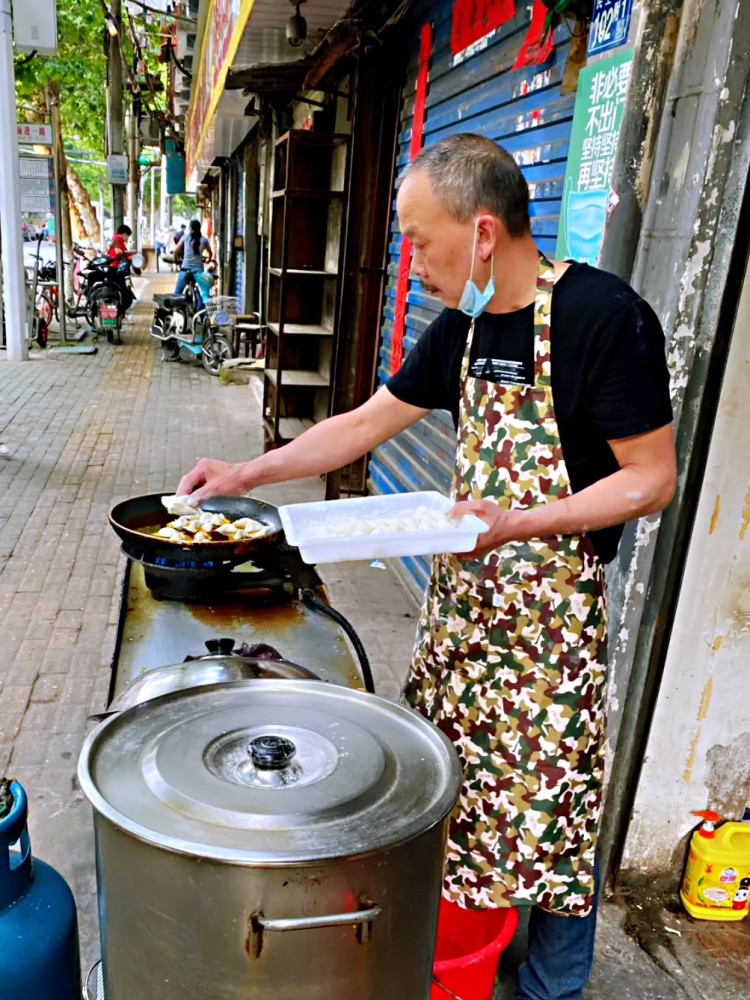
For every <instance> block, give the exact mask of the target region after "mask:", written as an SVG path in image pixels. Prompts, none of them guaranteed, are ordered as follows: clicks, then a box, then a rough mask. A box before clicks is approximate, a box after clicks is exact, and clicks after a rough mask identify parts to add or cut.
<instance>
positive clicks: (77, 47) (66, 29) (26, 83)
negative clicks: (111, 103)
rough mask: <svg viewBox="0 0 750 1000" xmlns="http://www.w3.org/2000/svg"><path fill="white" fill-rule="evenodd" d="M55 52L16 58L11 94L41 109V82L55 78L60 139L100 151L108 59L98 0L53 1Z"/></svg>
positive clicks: (42, 97) (104, 116)
mask: <svg viewBox="0 0 750 1000" xmlns="http://www.w3.org/2000/svg"><path fill="white" fill-rule="evenodd" d="M57 33H58V55H57V58H56V59H49V58H46V57H41V56H35V57H34V58H33V59H32V60H31V61H29V62H24V61H22V60H18V61H17V62H16V98H17V100H18V103H19V117H23V116H24V115H23V109H22V108H21V107H20V105H27V106H31V107H34V108H38V109H39V110H44V107H45V99H44V88H45V86H46V85H47V83H48V82H49V81H51V80H58V81H59V83H60V117H61V120H62V131H63V138H64V141H65V145H66V146H68V147H71V146H72V147H75V148H78V149H90V150H93V151H95V152H96V153H97V154H98V155H99V157H101V156H103V155H104V129H105V122H106V116H107V100H106V81H107V61H106V57H105V55H104V20H103V15H102V8H101V4H100V3H99V0H63V2H62V3H59V2H58V4H57Z"/></svg>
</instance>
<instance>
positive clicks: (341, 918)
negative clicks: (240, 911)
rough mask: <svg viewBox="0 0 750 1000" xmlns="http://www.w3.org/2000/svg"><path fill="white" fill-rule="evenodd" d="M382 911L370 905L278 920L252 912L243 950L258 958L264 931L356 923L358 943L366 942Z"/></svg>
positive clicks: (309, 928)
mask: <svg viewBox="0 0 750 1000" xmlns="http://www.w3.org/2000/svg"><path fill="white" fill-rule="evenodd" d="M382 912H383V911H382V909H381V907H379V906H370V907H368V909H366V910H357V911H356V912H354V913H329V914H325V915H323V916H320V917H289V918H285V919H280V920H269V919H268V918H267V917H264V916H263V914H262V913H253V914H251V916H250V917H248V921H247V941H246V942H245V950H246V951H247V953H248V955H249V956H250V958H260V953H261V951H262V950H263V935H264V933H265V932H266V931H306V930H314V929H315V928H317V927H345V926H346V925H347V924H355V925H356V928H357V940H358V941H359V943H360V944H366V943H367V941H369V940H370V937H371V936H372V923H373V921H374V920H375V918H376V917H379V916H380V914H381V913H382Z"/></svg>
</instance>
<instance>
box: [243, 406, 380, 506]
mask: <svg viewBox="0 0 750 1000" xmlns="http://www.w3.org/2000/svg"><path fill="white" fill-rule="evenodd" d="M369 438H370V435H368V433H367V430H366V428H365V427H364V426H363V425H362V423H361V422H360V421H359V420H356V419H355V418H354V415H353V414H352V413H342V414H340V415H339V416H335V417H329V418H328V419H327V420H323V421H321V422H320V423H319V424H315V426H313V427H311V428H310V429H309V430H307V431H305V433H304V434H301V435H300V436H299V437H298V438H295V439H294V441H290V442H289V444H285V445H284V446H283V447H282V448H276V449H275V450H274V451H269V452H267V453H266V454H265V455H260V456H259V457H258V458H254V459H251V461H249V462H247V463H245V469H246V473H247V480H248V487H249V488H253V487H255V486H266V485H268V484H270V483H281V482H285V481H286V480H287V479H304V478H306V477H307V476H318V475H321V474H322V473H324V472H332V471H333V470H334V469H340V468H342V466H345V465H348V464H349V463H350V462H353V461H355V460H356V459H358V458H361V457H362V455H364V454H366V452H368V451H369V450H370V448H371V447H372V444H371V442H370V439H369Z"/></svg>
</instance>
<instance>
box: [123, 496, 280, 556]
mask: <svg viewBox="0 0 750 1000" xmlns="http://www.w3.org/2000/svg"><path fill="white" fill-rule="evenodd" d="M109 523H110V524H111V525H112V527H113V528H114V530H115V532H116V533H117V535H118V536H119V538H120V539H121V541H122V543H123V548H124V550H125V552H126V554H127V555H129V556H130V557H131V558H132V559H137V560H139V561H141V562H147V563H157V562H159V561H161V560H167V561H169V562H174V561H177V560H179V561H184V562H190V563H206V562H228V561H231V562H234V563H237V562H241V561H243V560H244V559H248V558H250V556H252V555H253V553H255V552H258V550H259V549H265V548H267V547H269V546H272V545H275V544H278V543H279V542H280V541H281V540H282V537H283V532H282V528H281V520H280V518H279V512H278V508H277V507H274V506H273V504H269V503H265V501H263V500H256V499H254V498H252V497H212V498H211V499H210V500H206V501H205V502H204V503H203V504H201V506H200V508H199V509H198V508H193V507H191V506H190V505H189V504H188V503H187V498H185V497H174V496H164V495H163V494H161V493H152V494H149V495H147V496H142V497H133V498H132V499H130V500H123V501H122V502H121V503H118V504H116V505H115V506H114V507H113V508H112V510H111V511H110V512H109Z"/></svg>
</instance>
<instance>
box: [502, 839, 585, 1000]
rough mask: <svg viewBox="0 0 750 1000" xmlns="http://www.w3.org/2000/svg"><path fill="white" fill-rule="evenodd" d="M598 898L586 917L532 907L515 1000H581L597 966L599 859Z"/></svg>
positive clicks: (514, 993)
mask: <svg viewBox="0 0 750 1000" xmlns="http://www.w3.org/2000/svg"><path fill="white" fill-rule="evenodd" d="M595 875H596V895H595V896H594V905H593V907H592V909H591V913H590V914H589V915H588V916H587V917H558V916H555V915H554V914H553V913H548V912H547V911H546V910H542V909H540V908H539V907H538V906H532V908H531V915H530V917H529V943H528V951H527V955H526V961H525V962H524V964H523V965H522V966H521V968H520V970H519V972H518V984H517V985H516V988H515V990H514V992H513V997H514V1000H582V997H583V988H584V986H585V985H586V983H587V982H588V978H589V976H590V975H591V967H592V965H593V964H594V935H595V934H596V913H597V908H598V903H599V880H600V876H599V859H598V857H597V859H596V867H595Z"/></svg>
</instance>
